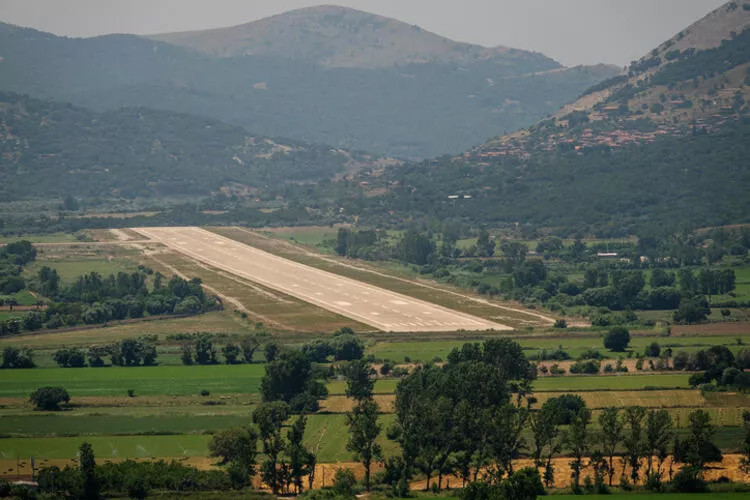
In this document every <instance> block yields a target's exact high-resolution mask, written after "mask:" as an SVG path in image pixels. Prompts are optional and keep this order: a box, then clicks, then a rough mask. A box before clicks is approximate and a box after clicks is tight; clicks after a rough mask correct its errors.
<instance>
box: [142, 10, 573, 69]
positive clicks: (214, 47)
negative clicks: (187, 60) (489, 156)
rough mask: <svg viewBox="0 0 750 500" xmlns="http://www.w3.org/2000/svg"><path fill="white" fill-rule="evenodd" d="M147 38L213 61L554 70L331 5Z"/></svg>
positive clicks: (514, 53)
mask: <svg viewBox="0 0 750 500" xmlns="http://www.w3.org/2000/svg"><path fill="white" fill-rule="evenodd" d="M149 38H152V39H154V40H158V41H161V42H167V43H171V44H174V45H181V46H184V47H188V48H191V49H195V50H197V51H199V52H203V53H205V54H209V55H214V56H217V57H241V56H268V57H280V58H282V59H293V60H299V61H307V62H315V63H317V64H320V65H321V66H325V67H339V68H370V69H372V68H387V67H390V66H396V65H402V66H403V65H408V64H425V63H442V64H446V63H455V64H473V63H477V62H483V61H488V60H489V61H494V62H496V63H497V64H499V65H508V64H513V62H514V60H516V59H517V60H524V59H525V60H532V59H537V60H539V61H540V62H546V63H548V64H549V65H550V67H559V64H558V63H556V62H554V61H552V60H551V59H549V58H547V57H545V56H543V55H541V54H535V53H531V52H527V51H523V50H514V49H511V48H508V47H494V48H485V47H480V46H477V45H471V44H468V43H459V42H454V41H452V40H449V39H447V38H443V37H441V36H439V35H436V34H434V33H430V32H428V31H424V30H422V29H421V28H419V27H418V26H410V25H407V24H405V23H402V22H400V21H397V20H395V19H390V18H386V17H382V16H378V15H375V14H369V13H367V12H360V11H357V10H353V9H349V8H345V7H337V6H332V5H323V6H320V7H310V8H304V9H299V10H295V11H292V12H287V13H285V14H281V15H277V16H273V17H269V18H266V19H262V20H260V21H255V22H251V23H247V24H242V25H239V26H234V27H230V28H222V29H213V30H205V31H190V32H182V33H169V34H162V35H153V36H150V37H149Z"/></svg>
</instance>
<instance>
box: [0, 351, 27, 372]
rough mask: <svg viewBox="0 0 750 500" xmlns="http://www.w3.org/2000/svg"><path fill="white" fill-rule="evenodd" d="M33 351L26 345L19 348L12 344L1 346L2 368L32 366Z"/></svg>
mask: <svg viewBox="0 0 750 500" xmlns="http://www.w3.org/2000/svg"><path fill="white" fill-rule="evenodd" d="M34 366H35V365H34V353H33V352H32V350H31V349H28V348H26V347H24V348H22V349H19V348H17V347H13V346H6V347H5V348H3V364H2V365H0V367H2V368H34Z"/></svg>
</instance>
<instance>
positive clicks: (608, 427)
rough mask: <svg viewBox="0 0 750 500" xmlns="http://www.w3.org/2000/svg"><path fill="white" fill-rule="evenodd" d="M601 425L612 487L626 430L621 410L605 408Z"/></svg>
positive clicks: (608, 474)
mask: <svg viewBox="0 0 750 500" xmlns="http://www.w3.org/2000/svg"><path fill="white" fill-rule="evenodd" d="M599 425H600V426H601V428H602V435H601V439H602V446H603V448H604V451H605V453H606V456H607V458H608V462H607V477H608V478H609V485H610V486H612V481H613V479H614V476H615V463H614V457H615V454H616V453H617V448H618V446H619V445H620V443H621V442H622V438H623V429H624V424H623V421H622V419H621V418H620V410H619V409H618V408H614V407H611V408H605V409H604V410H603V411H602V413H601V414H600V415H599Z"/></svg>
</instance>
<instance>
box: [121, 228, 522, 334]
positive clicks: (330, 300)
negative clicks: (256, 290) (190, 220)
mask: <svg viewBox="0 0 750 500" xmlns="http://www.w3.org/2000/svg"><path fill="white" fill-rule="evenodd" d="M134 231H136V232H137V233H139V234H141V235H143V236H146V237H148V238H151V239H152V240H153V241H156V242H159V243H162V244H164V245H166V246H167V247H169V248H172V249H174V250H176V251H179V252H180V253H183V254H185V255H187V256H189V257H191V258H193V259H196V260H198V261H200V262H204V263H206V264H209V265H211V266H214V267H216V268H219V269H222V270H225V271H228V272H230V273H232V274H235V275H237V276H241V277H243V278H246V279H248V280H251V281H254V282H256V283H260V284H261V285H264V286H267V287H269V288H272V289H275V290H278V291H280V292H283V293H285V294H287V295H291V296H293V297H296V298H298V299H301V300H304V301H306V302H309V303H311V304H315V305H316V306H318V307H322V308H323V309H327V310H329V311H333V312H335V313H338V314H341V315H342V316H346V317H349V318H352V319H355V320H357V321H360V322H362V323H365V324H368V325H371V326H373V327H375V328H378V329H380V330H383V331H393V332H443V331H456V330H474V331H477V330H498V331H499V330H510V329H511V328H510V327H508V326H505V325H501V324H499V323H494V322H491V321H488V320H485V319H482V318H478V317H475V316H471V315H468V314H464V313H461V312H458V311H453V310H451V309H447V308H445V307H441V306H437V305H435V304H430V303H428V302H425V301H422V300H418V299H414V298H412V297H408V296H406V295H402V294H399V293H395V292H391V291H389V290H384V289H382V288H378V287H374V286H371V285H368V284H365V283H362V282H360V281H356V280H353V279H350V278H345V277H343V276H339V275H337V274H333V273H329V272H326V271H322V270H320V269H315V268H313V267H310V266H306V265H303V264H299V263H297V262H293V261H291V260H288V259H284V258H281V257H277V256H276V255H273V254H270V253H268V252H264V251H262V250H259V249H257V248H254V247H251V246H248V245H245V244H243V243H239V242H237V241H234V240H232V239H229V238H226V237H223V236H219V235H217V234H214V233H211V232H209V231H205V230H203V229H200V228H196V227H162V228H137V229H134Z"/></svg>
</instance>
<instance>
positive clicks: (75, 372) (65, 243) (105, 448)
mask: <svg viewBox="0 0 750 500" xmlns="http://www.w3.org/2000/svg"><path fill="white" fill-rule="evenodd" d="M211 231H213V234H216V235H222V236H224V237H226V238H228V239H230V241H233V243H230V245H234V244H235V243H234V242H241V243H246V244H251V245H254V246H257V248H259V249H260V250H262V251H264V252H270V253H272V254H273V255H276V256H279V257H283V258H286V259H290V260H291V261H293V262H294V263H297V264H304V265H306V266H311V267H312V268H314V269H316V270H321V271H325V272H328V273H333V274H334V275H335V276H341V277H343V278H346V279H349V280H357V281H359V282H361V283H363V284H365V285H366V286H367V287H369V288H372V287H379V288H381V289H384V290H386V291H389V292H394V293H398V294H403V295H406V296H411V297H413V298H414V299H417V300H420V301H427V302H432V303H434V304H437V305H438V306H442V307H447V308H450V309H454V310H456V311H458V312H459V313H461V314H464V315H473V316H476V317H478V318H481V319H482V320H483V321H486V322H488V323H490V322H499V323H501V324H506V323H507V324H509V325H510V326H512V327H513V328H514V329H513V330H507V331H495V332H483V331H480V332H471V331H465V330H458V331H443V332H435V333H432V332H426V331H425V332H409V333H403V332H397V331H378V330H377V329H376V328H373V326H371V325H368V324H367V323H366V322H365V321H357V320H356V319H351V318H348V317H347V316H346V315H345V314H338V313H336V312H334V311H330V310H327V309H326V308H323V307H318V306H316V305H314V304H311V303H310V302H309V301H307V300H302V299H301V298H299V297H297V296H295V294H293V293H291V291H289V290H286V291H284V290H279V289H278V288H276V287H274V286H271V285H270V284H269V283H262V282H258V281H254V280H253V279H252V276H242V275H237V273H233V272H232V270H231V269H226V268H223V267H222V266H221V265H217V264H215V263H214V264H212V263H210V262H205V261H199V260H195V259H193V258H191V257H190V255H188V254H186V253H185V252H180V251H178V250H177V249H175V248H167V247H165V246H163V245H161V244H160V243H159V242H158V241H147V240H146V238H145V237H144V235H143V234H140V233H138V232H135V231H130V230H118V231H103V230H102V231H93V232H91V233H90V236H91V237H93V239H94V240H96V241H93V242H81V241H74V239H66V238H63V237H62V235H55V236H54V238H52V239H55V240H56V241H51V240H50V241H45V242H44V244H41V245H39V246H38V256H37V259H36V261H35V262H33V263H32V264H30V265H29V266H27V267H26V269H25V271H24V275H25V276H27V277H32V276H34V275H35V274H36V273H37V272H38V270H39V269H41V267H42V266H49V267H53V268H55V269H57V270H58V273H59V274H60V276H61V278H62V280H63V281H64V282H68V283H69V282H71V281H72V280H74V279H75V278H76V277H77V276H79V275H80V274H83V273H86V272H91V271H96V272H99V273H100V274H102V275H107V274H110V273H117V272H119V271H126V272H133V271H136V270H137V269H138V268H139V266H144V267H145V268H148V269H151V270H153V271H154V272H157V271H158V272H160V273H162V274H163V275H164V276H166V277H171V276H172V275H177V276H181V277H183V278H186V279H190V278H196V277H197V278H200V279H201V281H202V283H203V286H204V289H205V290H206V291H207V293H209V294H212V295H216V296H218V297H219V298H220V299H221V302H222V305H223V307H222V308H220V309H219V310H213V311H210V312H206V313H203V314H198V315H188V316H186V317H169V316H166V317H148V316H147V317H144V318H139V319H137V320H136V319H133V320H125V321H113V322H111V323H109V324H107V325H88V326H85V327H83V326H82V327H76V328H64V329H60V330H58V331H43V332H38V333H22V334H20V335H14V336H10V337H6V338H0V348H4V347H6V346H12V347H19V348H20V347H28V348H31V349H33V351H34V359H35V362H36V364H37V368H33V369H28V370H0V469H2V470H0V477H1V476H6V477H12V476H13V474H18V472H17V470H16V469H14V466H15V464H16V462H18V463H19V464H23V463H26V462H28V459H29V458H30V457H32V456H33V457H34V458H35V460H36V461H37V463H41V464H45V463H55V464H65V463H67V461H69V460H71V459H72V458H73V457H75V455H76V451H77V448H78V446H79V445H80V443H81V442H82V441H83V440H86V441H88V442H90V443H91V444H92V445H93V447H94V450H95V452H96V454H97V457H101V459H103V460H106V459H113V460H119V459H125V458H140V459H150V458H167V459H172V458H174V459H180V460H185V461H186V463H194V464H196V465H198V466H199V467H202V468H207V467H213V466H214V461H213V460H211V459H210V458H208V443H209V441H210V440H211V436H212V435H213V434H214V433H216V432H218V431H220V430H223V429H227V428H230V427H237V426H245V425H249V424H250V422H251V421H252V413H253V410H254V409H255V408H256V407H257V405H258V404H259V403H260V401H261V395H260V385H261V379H262V377H263V375H264V373H265V369H266V365H265V361H264V356H263V352H262V349H261V350H259V351H258V352H256V354H255V357H254V362H253V363H252V364H238V365H226V364H215V365H208V366H200V365H192V366H185V365H183V363H182V360H181V350H182V346H183V344H184V341H183V340H179V338H182V337H179V335H180V334H183V335H184V334H194V333H197V332H204V333H206V334H209V335H211V336H212V338H213V339H214V342H215V345H216V347H217V348H218V349H220V348H221V346H222V345H223V344H225V343H228V342H237V341H239V340H241V339H243V338H246V337H258V336H260V337H258V338H261V340H262V341H263V342H275V343H277V344H280V345H283V346H287V347H290V348H295V349H297V348H300V347H301V346H303V345H304V344H306V343H308V342H310V341H311V340H315V339H330V338H331V336H332V334H333V332H334V331H336V330H338V329H341V328H351V329H352V330H353V331H354V332H356V334H357V335H359V338H360V339H362V341H363V345H364V349H365V351H364V353H365V355H367V356H372V358H374V360H375V368H376V369H379V368H380V366H381V364H382V361H390V362H391V363H393V364H395V365H396V366H399V367H400V368H404V369H409V368H412V367H413V366H414V365H415V364H416V363H426V362H431V361H435V362H438V363H440V362H444V361H445V360H446V359H447V356H448V354H449V353H450V351H451V350H452V349H454V348H457V347H461V346H462V345H463V344H464V343H465V342H481V341H482V340H485V339H488V338H509V339H513V340H514V341H517V342H518V343H519V344H520V346H521V348H522V349H523V352H524V354H525V356H526V357H527V358H529V359H536V358H538V357H539V356H540V355H541V354H542V353H551V352H552V351H555V350H558V349H562V350H564V351H565V352H566V353H568V354H569V355H570V356H571V357H572V358H573V359H575V358H577V357H579V356H580V355H582V354H583V353H585V352H588V351H599V352H600V353H601V354H602V355H603V356H604V357H605V358H606V359H608V360H609V361H606V360H603V361H602V364H603V365H604V364H606V363H612V364H614V362H615V361H616V360H617V359H618V358H621V359H622V360H623V362H624V364H625V365H626V366H628V367H630V368H631V370H630V372H629V373H621V374H617V375H605V374H599V375H573V374H565V375H563V376H554V377H553V376H543V377H539V378H538V379H537V380H535V381H534V382H533V390H534V397H535V398H536V400H537V401H536V403H535V407H538V406H540V405H541V404H543V403H545V402H546V401H548V400H550V399H552V398H555V397H559V396H560V395H561V394H575V395H578V396H580V397H581V398H582V399H583V400H584V402H585V403H586V405H587V407H588V408H590V409H591V410H592V417H593V421H592V430H593V431H594V432H599V424H598V417H599V416H600V415H601V413H602V410H603V409H604V408H607V407H611V406H616V407H626V406H631V405H638V406H643V407H645V408H648V409H665V410H666V411H667V412H668V414H669V415H670V416H671V417H672V419H673V421H674V422H675V428H676V429H677V432H678V435H679V436H680V437H681V438H684V437H685V436H687V432H688V431H687V425H688V416H689V414H690V413H691V412H692V411H693V410H695V409H696V408H702V409H706V411H707V412H708V414H709V415H710V417H711V419H712V422H713V424H714V425H715V426H716V429H717V433H716V436H715V442H716V443H717V445H718V446H719V447H720V448H722V449H723V450H725V451H726V452H736V451H737V450H738V443H739V442H740V441H741V440H742V437H743V434H742V427H741V426H742V413H743V411H745V410H747V409H750V397H748V396H746V395H744V394H741V393H735V392H731V393H730V392H716V393H702V392H701V391H699V390H696V389H694V388H691V387H690V385H689V383H688V379H689V377H690V373H687V372H670V371H663V372H657V373H651V372H648V371H646V372H639V371H636V370H635V369H633V365H634V363H635V358H636V357H637V356H640V355H642V354H643V352H644V350H645V349H646V347H647V346H649V345H650V344H651V343H653V342H656V343H658V344H659V345H660V347H661V349H662V350H663V349H666V348H670V349H672V352H673V353H676V352H679V351H685V352H688V353H692V352H695V351H698V350H701V349H707V348H708V347H711V346H717V345H718V346H724V347H726V348H728V349H729V350H730V351H731V352H733V353H734V354H735V355H736V354H737V353H738V352H739V351H741V350H743V349H746V348H748V346H750V327H749V326H750V322H748V319H750V316H749V318H748V319H745V320H744V321H743V320H742V318H743V316H742V310H739V309H738V310H736V311H733V317H732V320H733V321H732V322H723V323H720V322H716V323H708V324H704V325H696V326H673V328H672V330H671V333H670V334H669V335H668V336H665V329H664V327H663V326H662V325H656V326H654V327H653V328H646V327H644V328H639V329H637V330H634V331H633V332H632V334H633V335H632V339H631V342H630V344H629V346H628V349H627V351H626V352H624V353H612V352H610V351H608V350H607V349H605V348H604V346H603V335H604V333H605V332H606V331H607V329H606V328H591V327H589V326H588V325H586V324H585V323H581V324H574V325H571V327H570V328H568V329H567V330H562V331H561V330H560V329H554V328H552V327H551V324H552V321H553V319H554V318H555V316H553V315H551V314H548V313H546V312H544V311H543V310H529V309H524V308H523V307H521V306H520V305H518V304H514V303H508V302H501V301H499V300H492V299H489V298H487V297H484V296H478V295H476V294H474V293H473V292H471V291H468V290H466V289H462V288H459V287H455V286H452V285H446V284H438V283H436V282H434V281H430V280H427V279H424V278H422V277H421V276H419V275H418V274H417V273H415V272H414V271H413V269H411V268H409V267H408V266H403V265H401V264H398V263H394V262H387V263H371V262H362V261H353V260H351V259H341V258H339V257H337V256H333V255H331V254H330V253H325V248H327V246H326V245H323V241H325V240H330V239H331V238H333V239H335V237H336V231H337V228H294V229H288V230H287V229H278V230H274V231H271V230H267V231H264V232H254V231H248V230H244V229H240V228H211ZM209 234H211V233H209ZM222 241H223V240H222ZM459 244H460V242H459ZM472 244H473V243H472ZM320 252H324V253H320ZM745 278H746V277H744V275H743V274H741V273H738V290H737V291H738V293H739V292H740V291H741V289H740V285H742V283H741V282H743V283H744V281H743V280H745ZM17 300H18V303H19V304H20V305H28V306H33V305H35V304H36V303H37V301H38V300H39V298H38V297H36V296H34V295H33V294H31V293H29V292H28V291H24V292H21V294H18V296H17ZM11 314H13V315H23V314H24V312H16V311H14V312H13V313H11V312H10V311H0V320H1V319H3V318H5V317H8V316H10V315H11ZM659 314H660V315H659V316H657V315H656V314H655V313H654V315H653V317H654V319H658V320H659V321H668V320H669V314H666V313H664V312H659ZM716 314H717V315H716V317H713V316H712V319H721V318H720V317H719V316H718V313H716ZM454 330H457V329H454ZM146 337H147V338H149V339H151V341H152V342H153V343H154V345H155V346H156V350H157V352H158V358H157V363H158V365H157V366H150V367H142V366H139V367H104V368H60V367H58V366H57V364H56V363H55V361H54V359H53V355H54V353H55V351H57V350H58V349H61V348H64V347H78V348H82V349H86V348H88V347H90V346H93V345H107V344H111V343H114V342H119V341H122V340H125V339H132V338H146ZM220 361H221V359H220ZM546 363H550V362H546ZM570 363H572V361H571V362H568V361H566V362H561V363H560V364H561V365H563V366H565V367H569V365H570ZM399 382H400V379H399V378H397V377H393V376H390V375H389V376H380V375H379V376H378V378H377V380H376V381H375V384H374V389H373V392H374V399H375V401H376V402H377V403H378V404H379V406H380V411H381V414H380V415H379V422H380V424H381V425H382V426H383V429H387V428H388V427H389V426H390V425H391V424H392V423H393V422H394V418H395V415H394V414H393V411H394V402H395V391H396V387H397V385H398V384H399ZM46 385H60V386H63V387H65V389H66V390H67V391H68V392H69V393H70V396H71V402H70V403H71V404H70V406H69V407H68V408H67V409H66V411H63V412H44V411H37V410H33V409H32V407H31V404H30V403H29V402H28V397H29V394H30V393H31V392H32V391H34V390H35V389H36V388H38V387H41V386H46ZM326 387H327V389H328V392H329V396H328V398H327V399H326V400H323V401H321V404H320V410H319V412H317V413H314V414H311V415H309V420H308V425H307V429H306V432H305V437H304V442H305V444H306V445H307V446H308V447H310V448H311V449H315V450H316V451H317V455H318V461H319V463H320V464H330V465H332V466H335V464H351V463H352V462H353V461H354V458H355V457H354V455H353V454H352V452H350V451H347V449H346V437H347V435H346V432H344V430H345V429H346V425H345V422H346V416H345V412H347V411H350V410H351V408H352V406H353V402H352V400H350V399H348V398H346V396H345V392H346V382H345V381H344V380H343V379H342V378H341V376H337V377H333V378H332V379H330V380H329V381H328V382H327V384H326ZM523 436H524V439H525V440H526V441H527V442H531V441H532V440H533V437H532V436H531V434H530V431H528V430H526V431H524V434H523ZM379 444H380V445H381V446H382V447H383V450H384V454H385V455H386V456H390V455H395V454H397V453H398V446H397V444H396V443H395V442H393V441H390V440H388V439H387V438H386V437H385V435H384V433H383V434H381V436H380V437H379ZM556 460H560V461H561V462H560V467H561V470H567V469H566V468H567V461H568V459H567V458H563V457H560V458H556ZM347 466H349V465H347ZM22 467H23V465H22ZM566 474H568V473H567V472H565V473H564V474H563V476H565V477H562V478H561V479H560V484H561V485H562V486H565V485H567V482H568V479H567V476H566ZM556 481H557V479H556ZM638 496H639V495H633V498H635V497H638ZM640 496H643V497H644V498H645V497H647V495H640ZM440 498H448V497H440ZM560 498H563V497H562V496H561V497H560ZM660 498H667V497H666V496H660ZM696 498H699V497H696ZM712 498H722V497H712ZM726 498H730V499H733V498H739V496H731V495H729V494H727V495H726Z"/></svg>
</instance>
